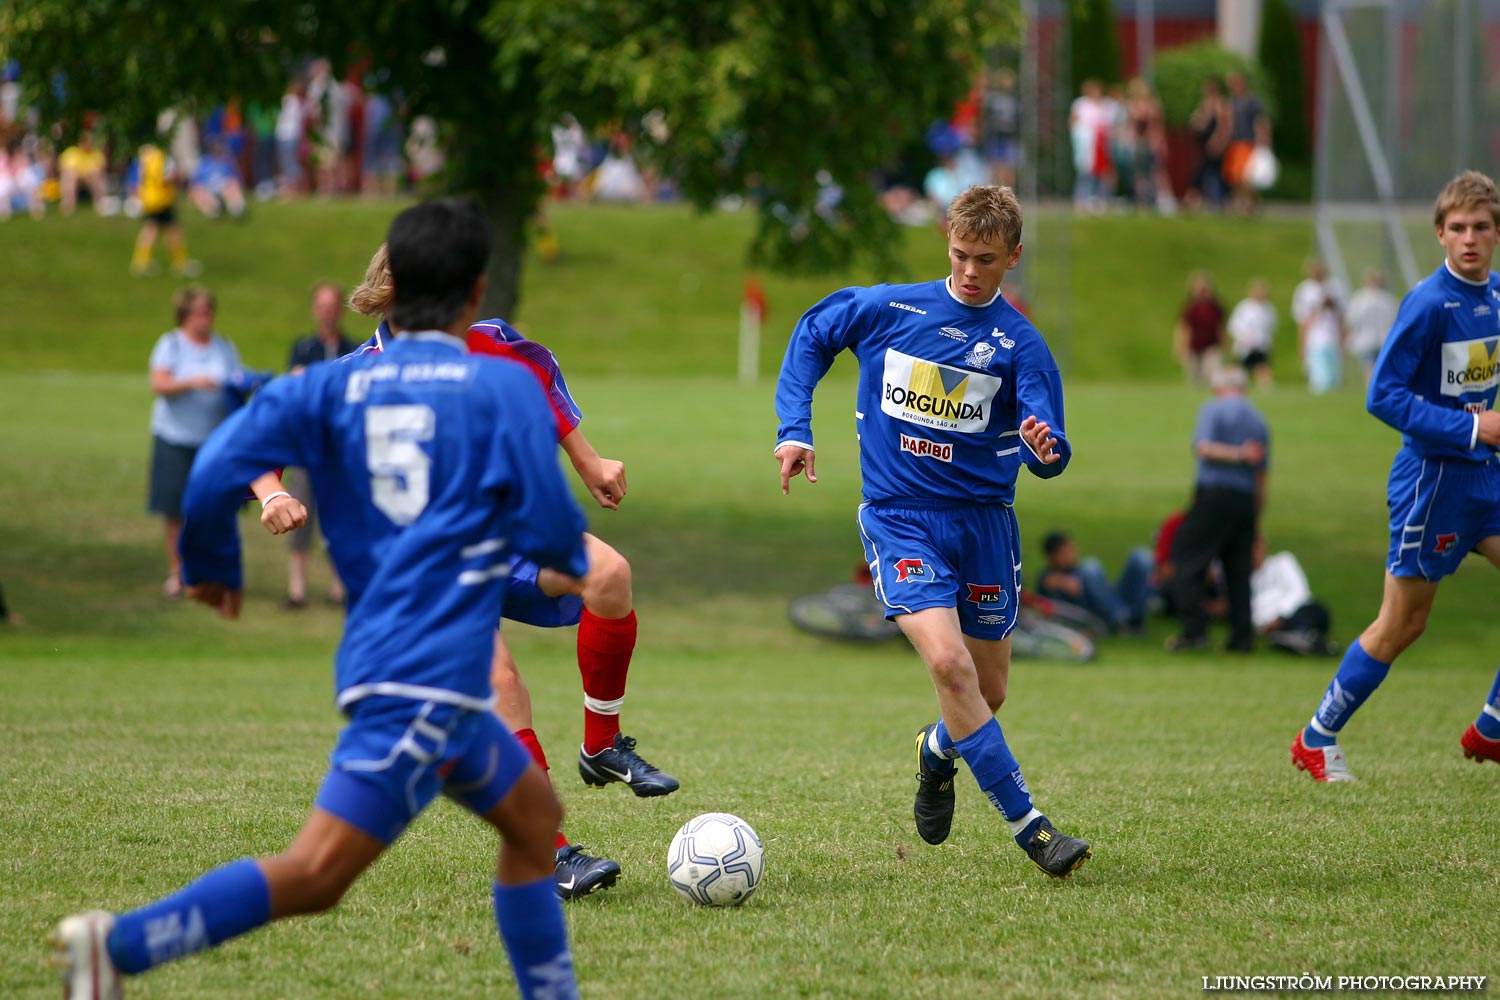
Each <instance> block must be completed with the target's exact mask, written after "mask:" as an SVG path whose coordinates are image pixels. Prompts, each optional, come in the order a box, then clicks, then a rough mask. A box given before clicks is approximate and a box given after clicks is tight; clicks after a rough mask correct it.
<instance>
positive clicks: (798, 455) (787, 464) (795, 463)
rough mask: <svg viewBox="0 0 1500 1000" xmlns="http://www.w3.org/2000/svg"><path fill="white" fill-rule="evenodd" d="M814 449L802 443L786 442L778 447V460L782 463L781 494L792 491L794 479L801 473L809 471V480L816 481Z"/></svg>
mask: <svg viewBox="0 0 1500 1000" xmlns="http://www.w3.org/2000/svg"><path fill="white" fill-rule="evenodd" d="M813 458H814V454H813V450H812V449H811V448H807V447H804V446H803V445H800V444H784V445H782V446H781V447H780V448H777V449H776V461H777V462H779V463H780V464H781V495H782V496H786V495H787V494H788V493H789V492H791V488H792V480H793V479H794V478H795V477H796V476H797V475H798V474H799V473H803V472H805V473H807V481H808V482H809V483H816V482H817V481H818V474H817V472H816V471H815V470H814V469H813Z"/></svg>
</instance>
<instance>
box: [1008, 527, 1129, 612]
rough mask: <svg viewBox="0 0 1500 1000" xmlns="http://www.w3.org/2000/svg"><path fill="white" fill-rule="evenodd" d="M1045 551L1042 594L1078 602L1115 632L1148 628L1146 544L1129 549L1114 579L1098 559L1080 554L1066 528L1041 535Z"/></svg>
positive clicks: (1039, 587) (1039, 588)
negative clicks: (1110, 580) (1112, 579)
mask: <svg viewBox="0 0 1500 1000" xmlns="http://www.w3.org/2000/svg"><path fill="white" fill-rule="evenodd" d="M1042 552H1043V554H1044V555H1045V556H1046V560H1047V564H1046V565H1045V566H1043V567H1042V572H1041V574H1040V575H1039V576H1038V577H1037V587H1036V592H1037V593H1038V594H1040V595H1041V596H1042V597H1045V598H1048V599H1050V600H1057V601H1066V602H1068V603H1070V604H1076V605H1079V606H1080V607H1082V608H1084V609H1086V610H1088V611H1090V612H1092V613H1093V614H1095V615H1097V616H1099V618H1101V619H1102V620H1103V621H1104V622H1105V623H1106V624H1107V625H1108V626H1109V629H1110V631H1112V632H1123V631H1130V632H1135V633H1139V632H1140V631H1141V630H1142V629H1143V628H1145V624H1146V601H1147V599H1148V598H1149V596H1150V593H1151V588H1150V579H1151V551H1150V550H1149V549H1147V548H1146V547H1145V546H1143V545H1141V546H1137V547H1135V548H1133V549H1131V550H1130V553H1129V555H1127V556H1126V557H1125V565H1124V567H1122V568H1121V570H1120V576H1119V579H1117V580H1116V581H1115V582H1114V583H1110V582H1109V577H1108V576H1107V575H1105V572H1104V566H1103V564H1101V563H1100V562H1099V560H1098V559H1095V558H1094V557H1093V556H1090V557H1088V558H1087V559H1080V558H1079V556H1078V546H1077V544H1076V543H1075V542H1074V541H1073V539H1072V538H1071V537H1070V536H1069V535H1068V534H1067V533H1066V532H1062V531H1054V532H1052V533H1050V534H1049V535H1047V537H1046V538H1044V539H1042Z"/></svg>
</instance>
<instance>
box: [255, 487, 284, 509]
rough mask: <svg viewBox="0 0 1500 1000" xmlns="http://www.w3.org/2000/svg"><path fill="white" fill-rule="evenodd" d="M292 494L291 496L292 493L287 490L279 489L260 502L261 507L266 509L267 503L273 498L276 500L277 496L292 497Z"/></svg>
mask: <svg viewBox="0 0 1500 1000" xmlns="http://www.w3.org/2000/svg"><path fill="white" fill-rule="evenodd" d="M290 496H291V494H290V493H288V492H287V491H286V490H277V491H276V492H275V493H272V494H271V495H270V496H268V497H266V498H265V499H264V500H262V501H261V502H260V509H261V510H265V509H266V504H268V503H270V502H271V501H272V500H275V499H276V498H277V497H290Z"/></svg>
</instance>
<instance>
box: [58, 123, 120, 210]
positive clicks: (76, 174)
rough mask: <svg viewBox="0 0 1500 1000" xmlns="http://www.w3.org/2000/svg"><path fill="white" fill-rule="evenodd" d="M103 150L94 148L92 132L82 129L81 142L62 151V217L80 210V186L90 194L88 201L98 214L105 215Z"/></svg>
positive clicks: (59, 169) (60, 184)
mask: <svg viewBox="0 0 1500 1000" xmlns="http://www.w3.org/2000/svg"><path fill="white" fill-rule="evenodd" d="M104 167H105V157H104V150H102V149H100V148H99V147H98V146H96V145H94V132H93V130H92V129H87V128H85V129H79V131H78V143H77V144H76V145H73V146H69V147H68V148H67V149H65V150H63V152H62V155H61V156H59V157H58V158H57V173H58V183H59V186H60V189H61V207H62V214H63V215H72V214H73V210H74V209H75V208H77V207H78V185H79V184H80V183H81V184H83V185H84V186H85V187H86V188H88V192H89V202H90V203H91V204H92V205H93V206H94V212H95V213H96V214H101V215H102V214H103V206H104V205H105V204H106V201H105V198H106V195H107V194H108V189H107V188H106V186H105V182H104Z"/></svg>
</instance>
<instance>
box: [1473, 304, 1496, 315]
mask: <svg viewBox="0 0 1500 1000" xmlns="http://www.w3.org/2000/svg"><path fill="white" fill-rule="evenodd" d="M1492 311H1493V310H1491V309H1490V307H1489V306H1487V305H1477V306H1475V307H1474V315H1475V316H1488V315H1489V314H1490V313H1491V312H1492Z"/></svg>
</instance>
